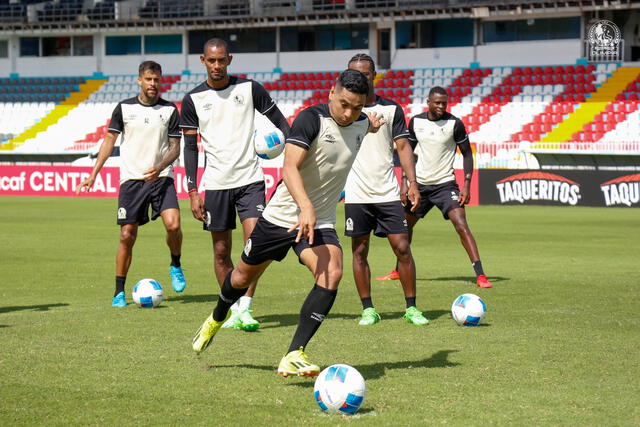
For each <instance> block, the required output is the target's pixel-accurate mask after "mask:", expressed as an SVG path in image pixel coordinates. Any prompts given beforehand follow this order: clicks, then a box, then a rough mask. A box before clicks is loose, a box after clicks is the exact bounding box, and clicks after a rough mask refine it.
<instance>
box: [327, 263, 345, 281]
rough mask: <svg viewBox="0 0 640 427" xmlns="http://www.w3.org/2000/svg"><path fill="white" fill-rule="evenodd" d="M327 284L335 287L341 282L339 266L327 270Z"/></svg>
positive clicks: (340, 268) (340, 267)
mask: <svg viewBox="0 0 640 427" xmlns="http://www.w3.org/2000/svg"><path fill="white" fill-rule="evenodd" d="M327 276H328V282H329V283H330V284H331V285H334V286H337V285H338V283H340V280H342V266H339V265H333V266H332V265H330V266H329V270H328V272H327Z"/></svg>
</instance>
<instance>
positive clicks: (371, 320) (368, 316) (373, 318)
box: [358, 307, 382, 326]
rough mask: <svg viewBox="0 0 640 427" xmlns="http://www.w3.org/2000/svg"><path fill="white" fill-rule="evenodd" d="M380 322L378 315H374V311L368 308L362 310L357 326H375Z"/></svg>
mask: <svg viewBox="0 0 640 427" xmlns="http://www.w3.org/2000/svg"><path fill="white" fill-rule="evenodd" d="M380 320H382V319H381V318H380V315H379V314H378V313H376V309H375V308H373V307H369V308H365V309H364V310H362V318H361V319H360V321H359V322H358V325H360V326H368V325H375V324H376V323H378V322H379V321H380Z"/></svg>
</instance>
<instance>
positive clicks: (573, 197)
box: [496, 172, 582, 206]
mask: <svg viewBox="0 0 640 427" xmlns="http://www.w3.org/2000/svg"><path fill="white" fill-rule="evenodd" d="M496 189H497V190H498V194H499V196H500V203H508V202H520V203H526V202H528V201H530V200H547V201H550V202H558V203H560V204H563V205H572V206H574V205H576V204H578V201H579V200H580V198H581V197H582V196H581V195H580V184H578V183H577V182H574V181H571V180H570V179H568V178H565V177H564V176H560V175H556V174H553V173H548V172H524V173H519V174H516V175H512V176H509V177H506V178H504V179H502V180H500V181H498V182H496Z"/></svg>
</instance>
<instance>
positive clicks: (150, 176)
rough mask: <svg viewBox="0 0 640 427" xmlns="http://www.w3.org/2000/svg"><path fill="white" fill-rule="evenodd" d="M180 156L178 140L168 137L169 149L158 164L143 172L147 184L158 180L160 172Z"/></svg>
mask: <svg viewBox="0 0 640 427" xmlns="http://www.w3.org/2000/svg"><path fill="white" fill-rule="evenodd" d="M178 156H180V138H175V137H169V149H168V150H167V152H166V153H165V155H164V157H163V158H162V160H160V162H158V164H156V165H155V166H153V167H151V168H149V169H147V170H146V171H145V172H144V176H143V178H144V180H145V181H147V182H153V181H155V180H157V179H158V176H159V175H160V172H162V171H163V170H165V169H166V168H167V167H168V166H169V165H170V164H172V163H173V162H175V161H176V159H177V158H178Z"/></svg>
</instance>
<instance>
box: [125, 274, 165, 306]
mask: <svg viewBox="0 0 640 427" xmlns="http://www.w3.org/2000/svg"><path fill="white" fill-rule="evenodd" d="M132 293H133V301H134V302H135V303H136V305H137V306H138V307H142V308H153V307H157V306H158V305H160V303H161V302H162V298H164V293H163V292H162V286H161V285H160V283H159V282H157V281H156V280H153V279H142V280H140V281H139V282H138V283H136V284H135V285H133V292H132Z"/></svg>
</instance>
